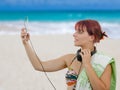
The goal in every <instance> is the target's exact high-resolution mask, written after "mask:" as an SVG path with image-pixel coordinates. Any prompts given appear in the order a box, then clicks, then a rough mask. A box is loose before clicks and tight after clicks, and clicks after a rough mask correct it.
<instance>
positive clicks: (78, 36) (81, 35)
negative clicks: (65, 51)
mask: <svg viewBox="0 0 120 90" xmlns="http://www.w3.org/2000/svg"><path fill="white" fill-rule="evenodd" d="M73 37H74V45H75V46H80V47H84V46H86V45H88V44H89V43H90V41H92V42H93V39H92V36H90V35H89V34H88V32H87V28H86V27H85V26H83V28H82V27H80V30H78V27H76V30H75V33H74V34H73Z"/></svg>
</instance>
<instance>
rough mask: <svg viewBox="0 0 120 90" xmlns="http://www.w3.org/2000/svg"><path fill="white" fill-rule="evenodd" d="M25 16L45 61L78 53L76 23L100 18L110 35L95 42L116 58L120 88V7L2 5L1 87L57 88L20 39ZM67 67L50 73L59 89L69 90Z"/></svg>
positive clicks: (119, 88)
mask: <svg viewBox="0 0 120 90" xmlns="http://www.w3.org/2000/svg"><path fill="white" fill-rule="evenodd" d="M6 1H7V0H6ZM36 1H37V0H36ZM43 1H44V0H43ZM96 7H97V6H96ZM26 17H28V22H27V24H26V26H27V28H28V32H29V33H30V35H31V41H32V44H33V46H34V49H35V51H36V53H37V55H38V56H39V57H40V59H41V60H43V61H47V60H50V59H54V58H57V57H60V56H62V55H64V54H68V53H76V51H77V50H78V47H75V46H74V39H73V33H74V25H75V23H76V22H77V21H79V20H84V19H94V20H97V21H98V22H99V23H100V25H101V27H102V30H103V31H105V32H106V34H107V35H108V36H109V38H105V39H104V40H102V41H101V42H100V43H98V44H96V47H97V50H98V51H102V52H104V53H105V54H107V55H108V56H112V57H114V58H115V60H116V69H117V86H116V90H120V77H119V76H120V69H119V68H120V65H119V64H120V48H119V46H120V10H83V9H80V10H76V9H74V10H72V9H69V10H23V11H22V10H13V11H11V10H2V9H1V6H0V90H54V89H53V87H52V86H51V85H50V83H49V82H48V80H47V78H46V76H45V75H44V73H43V72H38V71H35V70H34V68H33V67H32V65H31V63H30V62H29V60H28V57H27V55H26V52H25V49H24V46H23V44H22V42H21V38H20V32H21V28H23V27H24V20H25V18H26ZM66 71H67V69H64V70H60V71H57V72H51V73H47V74H48V77H49V78H50V80H51V81H52V82H53V84H54V85H55V87H56V90H66V82H65V73H66Z"/></svg>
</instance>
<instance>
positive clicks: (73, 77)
mask: <svg viewBox="0 0 120 90" xmlns="http://www.w3.org/2000/svg"><path fill="white" fill-rule="evenodd" d="M65 78H66V83H67V85H68V86H71V85H74V84H76V82H77V78H78V75H77V73H76V72H75V71H74V70H73V69H72V68H71V67H69V68H68V71H67V73H66V76H65Z"/></svg>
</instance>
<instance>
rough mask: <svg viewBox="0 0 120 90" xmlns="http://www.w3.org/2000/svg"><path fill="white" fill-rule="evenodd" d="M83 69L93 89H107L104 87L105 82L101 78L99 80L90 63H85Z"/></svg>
mask: <svg viewBox="0 0 120 90" xmlns="http://www.w3.org/2000/svg"><path fill="white" fill-rule="evenodd" d="M85 70H86V73H87V76H88V78H89V80H90V83H91V86H92V88H93V90H108V89H106V87H105V84H104V83H103V82H102V80H100V78H99V77H98V76H97V74H96V72H95V71H94V69H93V67H92V66H91V64H86V65H85Z"/></svg>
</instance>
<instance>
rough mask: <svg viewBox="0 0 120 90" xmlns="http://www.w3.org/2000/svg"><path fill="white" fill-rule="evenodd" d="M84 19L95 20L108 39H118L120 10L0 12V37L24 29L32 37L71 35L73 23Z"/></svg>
mask: <svg viewBox="0 0 120 90" xmlns="http://www.w3.org/2000/svg"><path fill="white" fill-rule="evenodd" d="M26 18H27V20H26ZM86 19H93V20H97V21H98V22H99V23H100V25H101V27H102V30H103V31H105V32H106V34H107V35H108V36H109V38H114V39H120V10H104V11H102V10H93V11H92V10H85V11H82V10H81V11H75V10H74V11H70V10H69V11H67V10H66V11H65V10H64V11H62V10H59V11H0V35H16V34H20V31H21V28H24V27H26V28H27V31H28V32H29V33H30V34H33V35H46V34H53V35H54V34H72V33H74V31H75V29H74V26H75V23H76V22H78V21H80V20H86Z"/></svg>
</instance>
